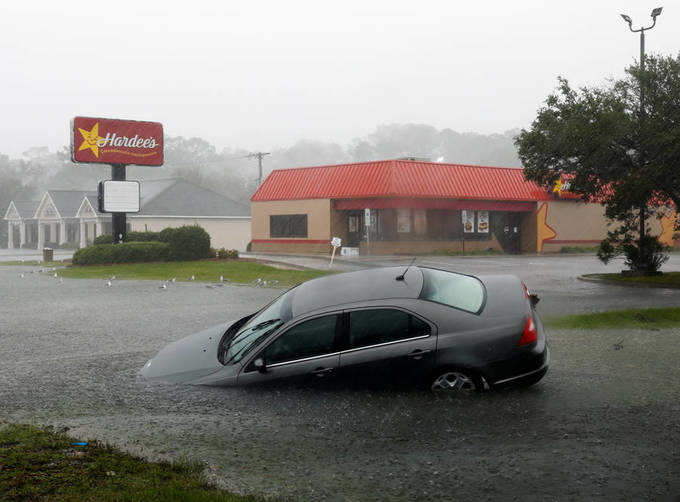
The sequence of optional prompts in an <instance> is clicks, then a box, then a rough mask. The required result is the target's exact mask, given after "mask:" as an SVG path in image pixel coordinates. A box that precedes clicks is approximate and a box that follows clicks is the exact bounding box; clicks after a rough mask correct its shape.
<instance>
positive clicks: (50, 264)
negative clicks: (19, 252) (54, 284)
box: [0, 260, 70, 267]
mask: <svg viewBox="0 0 680 502" xmlns="http://www.w3.org/2000/svg"><path fill="white" fill-rule="evenodd" d="M69 261H70V260H69ZM3 265H22V266H31V267H35V266H38V265H39V266H41V267H61V266H62V265H64V262H62V261H38V260H25V261H23V262H21V261H0V266H3Z"/></svg>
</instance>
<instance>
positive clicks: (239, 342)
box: [225, 289, 295, 364]
mask: <svg viewBox="0 0 680 502" xmlns="http://www.w3.org/2000/svg"><path fill="white" fill-rule="evenodd" d="M294 296H295V289H290V290H288V291H286V292H285V293H284V294H282V295H281V296H279V297H278V298H277V299H276V300H274V301H273V302H272V303H270V304H269V305H267V306H266V307H265V308H263V309H262V310H261V311H260V312H259V313H258V314H256V315H255V316H253V318H252V319H250V321H248V322H247V323H246V324H245V325H243V327H242V328H241V329H240V330H239V331H238V333H236V335H234V338H232V340H231V343H230V344H229V348H228V349H227V352H226V354H225V364H226V362H229V361H232V362H238V361H240V360H241V359H242V358H243V356H245V355H246V354H247V353H248V352H250V350H252V348H253V347H256V346H257V345H258V343H259V342H261V341H262V340H263V339H264V336H265V335H266V334H267V333H269V332H270V331H272V330H273V329H276V328H277V327H278V326H279V325H281V324H283V323H285V322H286V321H288V320H290V318H291V317H293V313H292V308H291V304H292V300H293V297H294Z"/></svg>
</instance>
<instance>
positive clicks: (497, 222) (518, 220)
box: [494, 213, 522, 254]
mask: <svg viewBox="0 0 680 502" xmlns="http://www.w3.org/2000/svg"><path fill="white" fill-rule="evenodd" d="M494 234H495V235H496V238H497V239H498V242H499V243H500V245H501V247H502V248H503V251H505V252H506V253H508V254H520V253H521V252H522V213H496V217H495V219H494Z"/></svg>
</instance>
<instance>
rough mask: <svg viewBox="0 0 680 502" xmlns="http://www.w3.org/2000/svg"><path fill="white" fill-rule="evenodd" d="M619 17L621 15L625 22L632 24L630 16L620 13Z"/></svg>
mask: <svg viewBox="0 0 680 502" xmlns="http://www.w3.org/2000/svg"><path fill="white" fill-rule="evenodd" d="M621 17H622V18H623V20H624V21H625V22H627V23H628V24H633V20H632V19H631V18H630V16H626V15H625V14H621Z"/></svg>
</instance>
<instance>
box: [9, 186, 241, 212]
mask: <svg viewBox="0 0 680 502" xmlns="http://www.w3.org/2000/svg"><path fill="white" fill-rule="evenodd" d="M140 191H141V199H142V200H141V211H140V212H139V213H138V214H140V215H143V216H250V207H248V206H247V205H245V204H240V203H238V202H236V201H233V200H231V199H229V198H227V197H225V196H224V195H221V194H219V193H217V192H213V191H212V190H208V189H207V188H203V187H200V186H198V185H195V184H194V183H191V182H189V181H186V180H184V179H182V178H169V179H160V180H149V181H141V182H140ZM47 192H48V193H49V194H50V197H51V198H52V201H54V205H55V206H57V210H58V211H59V214H60V215H61V217H62V218H74V217H75V216H76V213H77V212H78V209H79V208H80V204H82V202H83V198H85V197H87V198H88V199H89V201H90V203H91V204H92V207H94V210H95V211H97V209H98V207H97V205H98V204H97V192H92V191H86V190H48V191H47ZM39 204H40V201H14V205H15V206H16V208H17V211H19V215H20V216H21V217H22V218H33V215H34V214H35V212H36V210H37V209H38V205H39Z"/></svg>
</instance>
